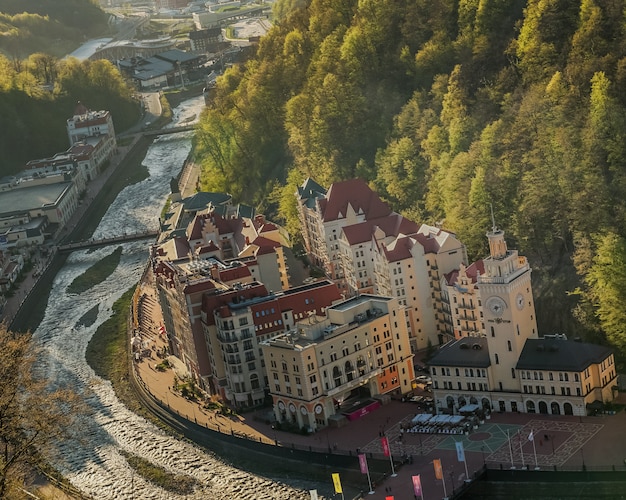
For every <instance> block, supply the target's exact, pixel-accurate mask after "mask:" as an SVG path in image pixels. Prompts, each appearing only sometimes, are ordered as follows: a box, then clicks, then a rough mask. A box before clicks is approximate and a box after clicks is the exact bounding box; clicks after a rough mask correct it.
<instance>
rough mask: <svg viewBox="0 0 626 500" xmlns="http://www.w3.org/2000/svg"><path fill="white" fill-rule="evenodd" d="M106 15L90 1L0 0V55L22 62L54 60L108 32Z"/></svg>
mask: <svg viewBox="0 0 626 500" xmlns="http://www.w3.org/2000/svg"><path fill="white" fill-rule="evenodd" d="M107 19H108V15H107V14H105V13H104V11H102V10H101V9H100V8H99V7H98V6H97V5H96V3H95V2H93V1H92V0H0V53H4V54H5V55H6V56H7V57H9V58H10V59H26V58H27V57H28V56H29V55H31V54H34V53H35V52H45V53H46V54H50V55H54V56H57V57H62V56H65V55H66V54H68V53H70V52H72V51H73V50H74V49H75V48H76V47H78V46H79V45H80V44H81V43H82V42H83V41H85V40H86V39H87V38H94V37H97V36H99V35H102V34H103V33H105V32H106V31H107V30H108V26H107Z"/></svg>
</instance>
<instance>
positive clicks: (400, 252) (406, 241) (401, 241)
mask: <svg viewBox="0 0 626 500" xmlns="http://www.w3.org/2000/svg"><path fill="white" fill-rule="evenodd" d="M414 242H415V240H414V239H413V237H412V236H405V235H402V236H400V237H398V238H396V239H395V240H394V241H393V242H392V243H391V244H390V245H388V246H386V247H385V246H383V252H384V254H385V257H386V259H387V262H398V261H400V260H404V259H410V258H411V248H413V245H414V244H415V243H414Z"/></svg>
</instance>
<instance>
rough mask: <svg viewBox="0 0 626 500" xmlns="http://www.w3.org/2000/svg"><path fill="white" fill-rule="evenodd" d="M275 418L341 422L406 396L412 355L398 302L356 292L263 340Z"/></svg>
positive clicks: (305, 423) (311, 423)
mask: <svg viewBox="0 0 626 500" xmlns="http://www.w3.org/2000/svg"><path fill="white" fill-rule="evenodd" d="M261 348H262V350H263V357H264V359H265V365H266V370H267V375H268V385H269V390H270V393H271V396H272V400H273V404H274V414H275V416H276V419H277V420H278V422H281V423H285V424H287V425H294V426H298V427H299V428H304V429H308V430H310V431H314V430H316V429H318V428H320V427H326V426H328V425H337V426H340V425H342V424H343V423H345V421H346V420H353V419H356V418H359V417H361V416H363V415H365V414H367V413H368V412H370V411H372V410H373V409H374V408H375V407H376V406H379V405H380V404H381V401H383V400H384V399H385V395H388V394H390V393H398V394H399V393H404V392H408V391H409V390H410V388H411V381H412V380H413V378H414V372H413V355H412V354H411V349H410V346H409V335H408V331H407V328H406V322H405V321H404V314H403V312H402V310H401V308H400V305H399V303H398V300H397V299H396V298H392V297H382V296H377V295H368V294H364V295H360V296H358V297H352V298H350V299H347V300H344V301H342V302H339V303H337V304H335V305H333V306H330V307H328V308H327V309H326V311H325V314H324V315H323V316H317V315H312V316H310V317H308V318H305V319H304V320H302V321H300V322H298V323H297V324H295V325H294V327H293V328H290V329H288V330H287V331H285V332H284V333H283V334H281V335H277V336H273V337H271V338H270V339H268V340H266V341H264V342H263V343H262V345H261Z"/></svg>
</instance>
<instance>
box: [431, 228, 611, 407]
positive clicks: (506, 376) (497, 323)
mask: <svg viewBox="0 0 626 500" xmlns="http://www.w3.org/2000/svg"><path fill="white" fill-rule="evenodd" d="M487 237H488V239H489V250H490V252H489V256H488V257H487V258H485V259H483V260H482V261H479V262H478V263H475V264H472V266H469V267H468V268H465V267H461V268H460V269H459V271H458V272H453V273H450V274H448V275H447V278H446V279H447V280H448V281H447V282H448V284H449V285H450V286H448V291H449V294H450V297H451V299H452V301H451V304H450V305H451V309H452V317H453V318H455V321H456V328H455V335H456V337H457V340H454V341H451V342H450V343H448V344H446V345H445V346H443V347H442V348H441V349H439V351H438V352H437V353H436V354H435V355H434V356H433V358H432V359H431V360H430V361H429V365H430V366H431V375H432V379H433V391H434V397H435V400H436V405H437V408H438V410H439V411H442V410H445V411H452V412H453V411H456V410H458V409H459V408H461V407H463V406H464V405H466V404H476V405H479V406H481V407H483V408H486V409H490V410H498V411H513V412H515V411H522V412H529V413H534V412H537V411H538V412H539V413H551V414H560V413H565V414H574V415H584V414H586V413H585V412H586V405H587V404H589V403H592V402H593V401H595V400H599V401H602V402H605V401H608V400H611V399H612V398H613V395H612V387H613V386H614V385H615V383H616V379H615V377H616V375H615V365H614V362H613V355H612V353H611V351H610V350H609V349H607V348H605V347H601V346H594V345H592V344H584V343H580V342H574V341H569V340H566V339H565V338H564V337H562V336H553V337H547V336H546V337H543V338H539V336H538V332H537V322H536V317H535V307H534V302H533V295H532V285H531V279H530V275H531V269H530V266H529V265H528V261H527V260H526V258H525V257H522V256H520V255H518V253H517V251H515V250H513V251H511V250H509V249H508V248H507V245H506V241H505V239H504V231H502V230H499V229H497V228H496V227H495V224H494V227H493V228H492V230H491V231H489V232H488V233H487ZM548 410H549V411H548Z"/></svg>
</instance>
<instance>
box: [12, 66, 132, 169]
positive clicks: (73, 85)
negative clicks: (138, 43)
mask: <svg viewBox="0 0 626 500" xmlns="http://www.w3.org/2000/svg"><path fill="white" fill-rule="evenodd" d="M132 94H133V90H132V89H131V88H130V87H129V86H128V85H127V84H126V82H125V81H124V80H123V78H122V76H121V75H120V73H119V71H118V70H117V68H116V67H115V66H113V65H112V64H111V63H110V62H108V61H104V60H100V61H84V62H79V61H77V60H76V59H69V60H63V61H59V60H57V59H55V58H53V57H51V56H48V55H46V54H33V55H32V56H30V57H29V58H28V59H26V60H23V61H9V60H8V59H7V58H5V57H3V56H2V55H0V131H1V133H0V177H1V176H4V175H7V174H12V173H15V172H17V171H19V170H21V169H23V167H24V163H26V162H27V161H28V160H33V159H36V158H45V157H48V156H51V155H53V154H55V153H59V152H62V151H65V150H67V149H68V148H69V146H70V145H69V139H68V137H67V130H66V120H67V119H68V118H70V117H71V116H72V113H73V112H74V108H75V107H76V103H77V101H82V102H83V103H85V105H86V106H88V107H89V108H90V109H93V110H100V109H107V110H109V111H110V112H111V114H112V116H113V122H114V125H115V129H116V131H117V132H121V131H123V130H125V129H126V128H128V127H130V126H131V125H133V124H134V123H135V122H136V121H137V119H138V117H139V111H140V110H139V105H138V103H137V102H136V101H135V100H134V99H133V98H132Z"/></svg>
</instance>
